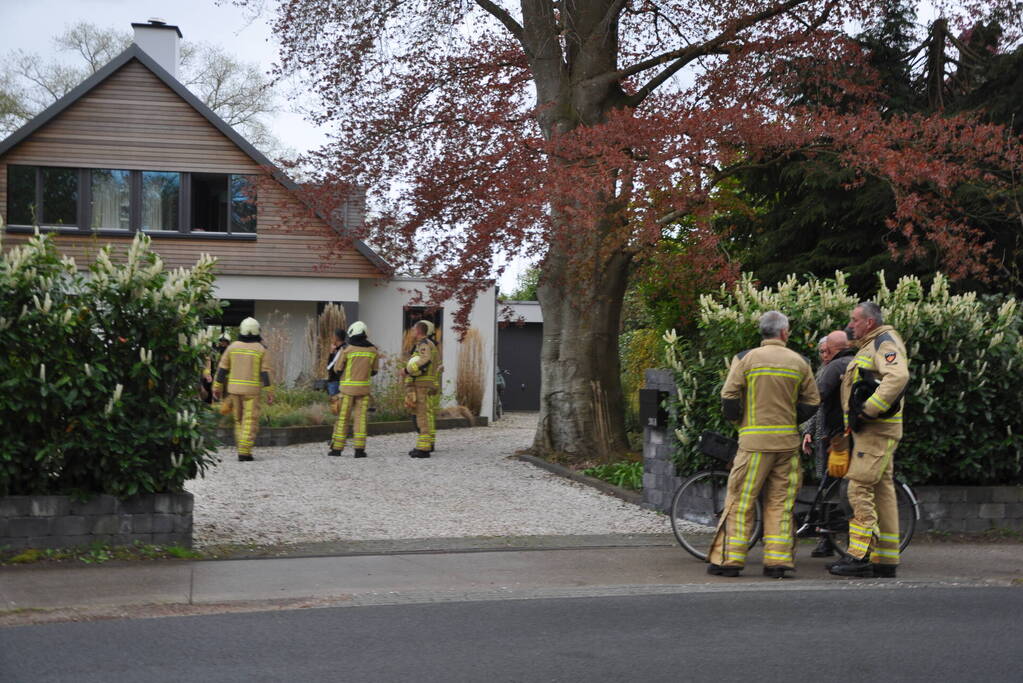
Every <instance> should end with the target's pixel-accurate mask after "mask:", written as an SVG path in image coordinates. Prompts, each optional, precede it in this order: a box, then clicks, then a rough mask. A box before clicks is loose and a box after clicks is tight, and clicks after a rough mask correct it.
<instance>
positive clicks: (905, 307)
mask: <svg viewBox="0 0 1023 683" xmlns="http://www.w3.org/2000/svg"><path fill="white" fill-rule="evenodd" d="M880 283H881V285H880V290H879V292H878V294H877V296H876V297H875V298H874V301H876V302H877V303H878V304H879V305H880V306H881V308H882V310H883V311H884V315H885V323H886V324H891V325H892V326H893V327H894V328H895V329H896V331H898V332H899V334H900V335H902V337H903V339H904V340H905V342H906V346H907V351H908V353H909V357H910V375H911V376H910V383H909V387H908V389H907V392H906V403H905V410H904V427H905V436H904V437H903V440H902V442H901V445H900V446H899V450H898V451H897V454H896V471H897V472H898V473H899V474H900V475H901V476H902V477H904V478H905V479H907V480H908V481H910V482H912V483H915V484H1006V483H1020V482H1021V480H1023V477H1021V454H1023V394H1021V392H1020V390H1019V387H1021V386H1023V334H1021V333H1023V319H1021V314H1020V310H1019V305H1018V303H1017V301H1016V300H1015V299H1013V298H1011V297H983V298H982V297H978V296H977V295H976V294H974V293H966V294H958V295H953V294H952V293H951V292H950V291H949V286H948V281H947V279H946V278H944V277H943V276H942V275H940V274H938V275H937V276H936V277H935V279H934V282H933V283H932V285H931V286H930V287H929V288H926V289H925V288H924V287H923V286H922V285H921V283H920V281H919V279H917V278H915V277H904V278H902V279H901V280H900V281H899V283H898V285H897V286H896V287H895V288H894V289H888V288H887V287H886V286H885V285H884V278H883V274H882V276H881V277H880ZM857 303H858V299H857V297H855V296H854V295H852V294H850V293H849V292H848V290H847V288H846V283H845V278H844V276H843V274H841V273H837V274H836V277H835V279H834V280H817V279H811V280H809V281H805V282H800V281H798V280H796V279H795V278H794V277H790V278H789V279H788V280H786V281H785V282H783V283H781V284H780V285H778V286H777V287H775V288H759V287H757V286H755V285H754V283H753V281H752V279H751V278H750V277H744V278H742V279H741V280H740V281H739V282H738V283H737V284H736V285H735V286H734V287H733V288H732V289H730V290H726V289H724V288H722V289H721V291H720V292H718V293H717V294H715V295H710V296H704V297H703V298H702V299H701V300H700V322H699V328H698V331H697V333H696V335H695V336H693V337H692V338H689V339H680V338H679V337H678V336H677V335H676V334H675V332H674V331H670V332H668V333H667V334H665V337H664V338H665V341H666V342H667V344H668V349H667V362H668V365H669V367H671V368H673V369H674V372H675V377H676V383H677V385H678V390H677V395H676V396H674V397H672V399H671V400H670V404H671V406H670V407H671V410H670V413H671V415H672V422H673V424H672V427H673V429H674V432H675V435H676V437H677V439H678V448H677V451H676V462H677V464H678V466H679V470H680V472H682V473H685V474H688V473H691V472H694V471H696V470H698V469H702V468H703V467H706V466H709V465H711V464H713V463H710V462H708V461H707V460H706V459H705V458H704V456H702V455H701V454H700V453H699V452H698V451H697V449H696V444H697V442H698V440H699V436H700V433H701V432H703V431H704V430H706V429H710V430H714V431H719V432H721V433H723V434H730V435H731V434H734V431H735V430H734V427H733V426H732V425H731V424H730V423H728V422H727V421H725V420H724V419H723V418H722V417H721V404H720V398H719V397H720V392H721V387H722V385H723V383H724V379H725V375H726V374H727V370H728V363H729V362H730V360H731V358H732V356H733V355H735V354H736V353H738V352H739V351H741V350H743V349H746V348H750V347H752V346H757V345H759V343H760V335H759V332H758V328H757V321H758V319H759V317H760V314H761V313H763V312H764V311H768V310H771V309H776V310H780V311H781V312H783V313H785V314H786V315H788V316H789V318H790V321H791V330H792V334H791V337H790V339H789V347H790V348H792V349H794V350H796V351H798V352H799V353H802V354H804V355H806V356H808V357H811V358H812V360H813V361H814V364H815V365H816V346H817V341H818V340H819V339H820V338H821V337H823V336H824V335H825V334H827V333H828V332H830V331H832V330H836V329H843V328H845V326H846V325H847V323H848V321H849V313H850V311H851V310H852V308H853V307H854V306H855V305H856V304H857Z"/></svg>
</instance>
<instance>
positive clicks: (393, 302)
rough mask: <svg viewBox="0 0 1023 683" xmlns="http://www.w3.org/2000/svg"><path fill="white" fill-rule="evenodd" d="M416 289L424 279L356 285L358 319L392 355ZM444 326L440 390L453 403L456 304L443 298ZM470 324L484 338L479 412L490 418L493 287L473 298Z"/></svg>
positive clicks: (398, 348) (422, 286)
mask: <svg viewBox="0 0 1023 683" xmlns="http://www.w3.org/2000/svg"><path fill="white" fill-rule="evenodd" d="M415 289H419V290H421V291H423V292H424V293H425V291H426V283H425V281H423V280H411V279H398V280H392V281H390V282H379V281H370V280H361V281H360V287H359V298H358V301H359V319H360V320H362V321H363V322H364V323H366V325H367V326H368V327H369V332H370V339H371V340H372V341H373V343H374V344H376V345H377V346H378V347H379V348H380V349H381V350H382V351H383V352H385V353H387V354H388V355H393V354H397V353H400V352H401V342H402V339H403V336H404V331H403V330H402V320H403V316H404V308H405V306H407V305H409V302H410V300H411V299H412V298H413V296H414V294H413V293H411V292H410V291H402V290H415ZM442 308H443V310H444V314H443V327H444V330H443V331H444V344H443V352H444V358H443V362H444V386H443V388H442V390H441V393H442V395H443V397H444V402H445V405H449V404H452V403H454V394H455V382H456V380H457V373H458V350H459V348H460V346H461V345H460V344H459V343H458V341H457V340H458V337H457V335H456V334H455V332H454V330H453V329H452V327H451V325H452V321H453V319H454V315H455V311H456V310H457V309H458V304H457V303H456V302H454V301H446V302H445V303H444V305H443V306H442ZM469 326H470V327H475V328H476V329H477V330H478V331H479V333H480V337H481V339H482V340H483V348H484V349H485V353H486V356H487V374H486V377H487V383H486V388H485V391H484V395H483V407H482V409H481V411H480V413H481V415H483V416H484V417H487V418H493V403H494V348H495V347H494V333H495V328H496V319H495V291H494V288H493V287H489V288H487V289H486V290H485V291H484V292H482V293H481V294H480V295H479V297H478V298H477V299H476V304H475V306H473V309H472V312H471V314H470V316H469Z"/></svg>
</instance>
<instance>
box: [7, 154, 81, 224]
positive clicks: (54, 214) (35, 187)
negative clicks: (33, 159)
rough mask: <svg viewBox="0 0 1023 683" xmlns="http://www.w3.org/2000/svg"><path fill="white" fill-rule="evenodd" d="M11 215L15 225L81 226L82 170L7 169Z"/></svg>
mask: <svg viewBox="0 0 1023 683" xmlns="http://www.w3.org/2000/svg"><path fill="white" fill-rule="evenodd" d="M7 215H8V222H10V223H11V224H14V225H36V224H38V225H70V226H74V225H78V171H77V169H73V168H53V167H41V166H8V167H7Z"/></svg>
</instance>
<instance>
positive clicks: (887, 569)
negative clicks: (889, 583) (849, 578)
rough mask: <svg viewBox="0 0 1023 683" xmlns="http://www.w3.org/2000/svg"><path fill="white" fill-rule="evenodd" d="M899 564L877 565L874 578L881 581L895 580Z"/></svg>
mask: <svg viewBox="0 0 1023 683" xmlns="http://www.w3.org/2000/svg"><path fill="white" fill-rule="evenodd" d="M898 566H899V565H897V564H875V565H874V576H876V577H877V578H879V579H894V578H895V570H896V568H897V567H898Z"/></svg>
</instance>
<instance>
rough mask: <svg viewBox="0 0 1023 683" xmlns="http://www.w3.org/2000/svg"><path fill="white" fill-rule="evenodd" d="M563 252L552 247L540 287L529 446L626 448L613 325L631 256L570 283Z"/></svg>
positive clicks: (580, 453) (571, 451) (581, 453)
mask: <svg viewBox="0 0 1023 683" xmlns="http://www.w3.org/2000/svg"><path fill="white" fill-rule="evenodd" d="M566 258H567V257H566V255H565V254H564V253H563V252H562V251H561V250H560V249H559V248H557V247H554V246H552V248H551V251H550V252H549V254H548V256H547V258H546V260H545V261H544V263H543V265H542V273H543V275H542V277H541V284H540V286H539V287H538V288H537V298H538V299H539V300H540V306H541V309H542V310H543V318H544V319H543V347H542V352H541V353H542V357H541V371H540V372H541V383H540V421H539V423H538V425H537V431H536V437H535V439H534V444H533V447H534V448H535V449H537V450H538V451H540V452H545V453H550V452H555V453H560V454H565V455H568V456H571V457H575V458H577V459H584V458H591V457H594V456H602V455H606V454H610V453H614V452H621V451H623V450H625V449H626V448H627V447H628V442H627V439H626V438H625V424H624V415H623V414H622V405H623V404H624V401H623V395H622V383H621V372H620V363H619V359H618V327H619V321H620V318H621V310H622V300H623V297H624V295H625V286H626V283H627V280H628V270H629V261H630V257H629V256H628V255H626V254H623V253H618V254H615V255H613V256H612V257H611V258H610V259H608V260H607V262H606V263H604V264H602V267H595V268H594V269H593V277H592V278H591V279H590V281H589V282H586V283H582V284H577V285H573V286H571V287H565V286H563V283H562V278H563V277H564V271H563V265H564V263H565V260H566ZM601 404H603V405H601ZM602 427H603V428H602Z"/></svg>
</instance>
